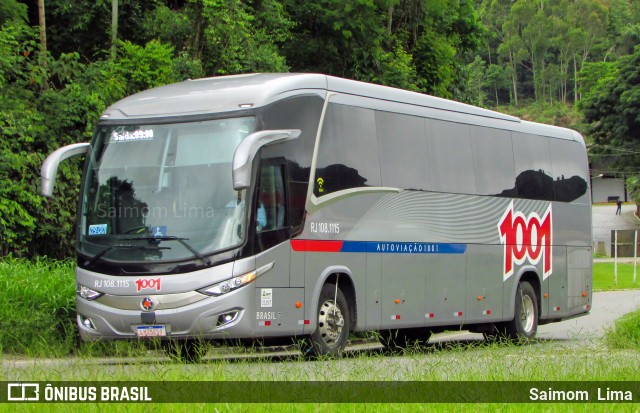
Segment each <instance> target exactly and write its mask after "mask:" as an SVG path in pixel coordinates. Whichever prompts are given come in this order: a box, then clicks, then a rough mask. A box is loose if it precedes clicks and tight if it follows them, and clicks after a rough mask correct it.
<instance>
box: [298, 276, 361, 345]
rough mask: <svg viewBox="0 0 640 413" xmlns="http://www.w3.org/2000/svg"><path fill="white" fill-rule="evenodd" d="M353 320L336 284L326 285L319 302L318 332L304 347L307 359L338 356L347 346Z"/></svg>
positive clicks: (312, 335) (315, 332)
mask: <svg viewBox="0 0 640 413" xmlns="http://www.w3.org/2000/svg"><path fill="white" fill-rule="evenodd" d="M350 329H351V318H350V316H349V306H348V305H347V300H346V299H345V298H344V294H342V291H340V289H338V290H337V291H336V286H335V284H325V285H324V286H323V287H322V290H321V291H320V299H319V300H318V311H317V326H316V330H315V331H314V332H313V333H312V334H311V336H309V341H308V342H307V343H304V344H303V345H302V352H303V354H304V355H305V356H307V357H318V356H337V355H339V354H340V353H341V352H342V351H343V350H344V348H345V347H346V346H347V340H348V338H349V330H350Z"/></svg>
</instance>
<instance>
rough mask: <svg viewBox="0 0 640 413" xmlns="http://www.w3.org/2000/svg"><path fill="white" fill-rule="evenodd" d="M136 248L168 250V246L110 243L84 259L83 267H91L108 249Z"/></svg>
mask: <svg viewBox="0 0 640 413" xmlns="http://www.w3.org/2000/svg"><path fill="white" fill-rule="evenodd" d="M129 248H132V249H137V250H143V251H158V250H170V249H171V248H170V247H153V248H150V247H143V246H141V245H129V244H117V245H111V246H110V247H107V248H105V249H103V250H101V251H100V252H98V253H97V254H96V255H94V256H93V257H91V258H90V259H88V260H86V261H85V262H84V266H85V267H93V265H94V264H95V263H96V262H97V261H98V260H99V259H100V258H102V256H104V255H105V254H106V253H108V252H109V251H113V250H116V249H129Z"/></svg>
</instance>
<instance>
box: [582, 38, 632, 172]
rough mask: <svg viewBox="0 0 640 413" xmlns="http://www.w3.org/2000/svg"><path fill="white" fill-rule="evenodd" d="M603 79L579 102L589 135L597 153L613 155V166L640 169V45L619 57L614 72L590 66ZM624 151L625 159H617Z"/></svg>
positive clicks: (620, 157)
mask: <svg viewBox="0 0 640 413" xmlns="http://www.w3.org/2000/svg"><path fill="white" fill-rule="evenodd" d="M592 69H594V70H596V69H598V70H599V71H600V72H601V73H604V74H605V77H604V78H602V79H600V80H598V81H597V83H596V84H595V86H594V87H593V88H592V89H591V90H590V92H589V93H588V94H586V95H585V96H584V97H583V99H582V101H581V108H582V111H583V113H584V117H585V122H587V123H588V124H589V130H588V132H589V135H590V136H591V137H592V138H593V139H594V143H595V144H596V145H597V146H596V149H597V151H598V152H599V153H600V154H609V155H611V154H617V155H618V156H616V158H615V159H616V165H617V166H618V168H620V169H623V170H627V171H634V172H635V171H638V170H640V155H638V154H640V46H636V48H635V50H634V53H633V54H632V55H628V56H624V57H621V58H620V59H619V60H618V62H617V64H616V67H615V70H611V68H607V67H604V68H603V67H594V68H592ZM591 77H592V76H591ZM622 152H624V155H625V156H620V154H621V153H622Z"/></svg>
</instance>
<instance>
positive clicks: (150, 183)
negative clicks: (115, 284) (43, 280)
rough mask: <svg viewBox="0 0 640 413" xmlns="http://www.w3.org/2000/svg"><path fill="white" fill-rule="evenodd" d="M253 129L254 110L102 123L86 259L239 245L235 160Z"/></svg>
mask: <svg viewBox="0 0 640 413" xmlns="http://www.w3.org/2000/svg"><path fill="white" fill-rule="evenodd" d="M254 128H255V118H254V117H242V118H230V119H217V120H209V121H201V122H188V123H175V124H159V125H155V124H147V125H145V124H138V125H126V126H112V125H109V126H106V125H105V126H100V127H98V130H97V131H96V135H95V137H94V140H93V143H92V148H91V154H90V157H89V160H88V166H87V172H86V175H85V182H84V186H83V193H82V195H81V200H82V201H81V214H80V225H79V234H78V238H79V243H78V249H79V252H80V253H81V254H83V255H85V256H87V257H88V258H89V259H90V260H89V261H88V262H93V261H95V260H99V259H107V260H111V261H130V262H141V261H150V260H151V261H175V260H186V259H191V258H194V259H197V258H199V259H204V258H203V257H204V255H207V254H212V253H215V252H217V251H222V250H226V249H229V248H232V247H234V246H238V245H240V244H241V243H242V241H243V237H244V233H245V228H244V227H245V225H244V223H245V220H246V211H245V192H246V191H236V190H234V188H233V182H232V176H231V173H232V167H231V164H232V161H233V155H234V153H235V150H236V148H237V146H238V144H239V143H240V142H241V141H242V140H243V139H244V138H245V137H246V136H248V135H249V134H250V133H252V132H253V131H254ZM204 260H205V262H208V260H206V259H204Z"/></svg>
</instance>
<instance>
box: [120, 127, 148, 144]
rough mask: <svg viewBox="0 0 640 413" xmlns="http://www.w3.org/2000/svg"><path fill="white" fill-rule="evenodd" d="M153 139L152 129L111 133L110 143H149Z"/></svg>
mask: <svg viewBox="0 0 640 413" xmlns="http://www.w3.org/2000/svg"><path fill="white" fill-rule="evenodd" d="M152 139H153V129H146V130H141V129H139V130H134V131H124V132H118V131H115V130H114V131H113V132H111V141H112V142H131V141H149V140H152Z"/></svg>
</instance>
